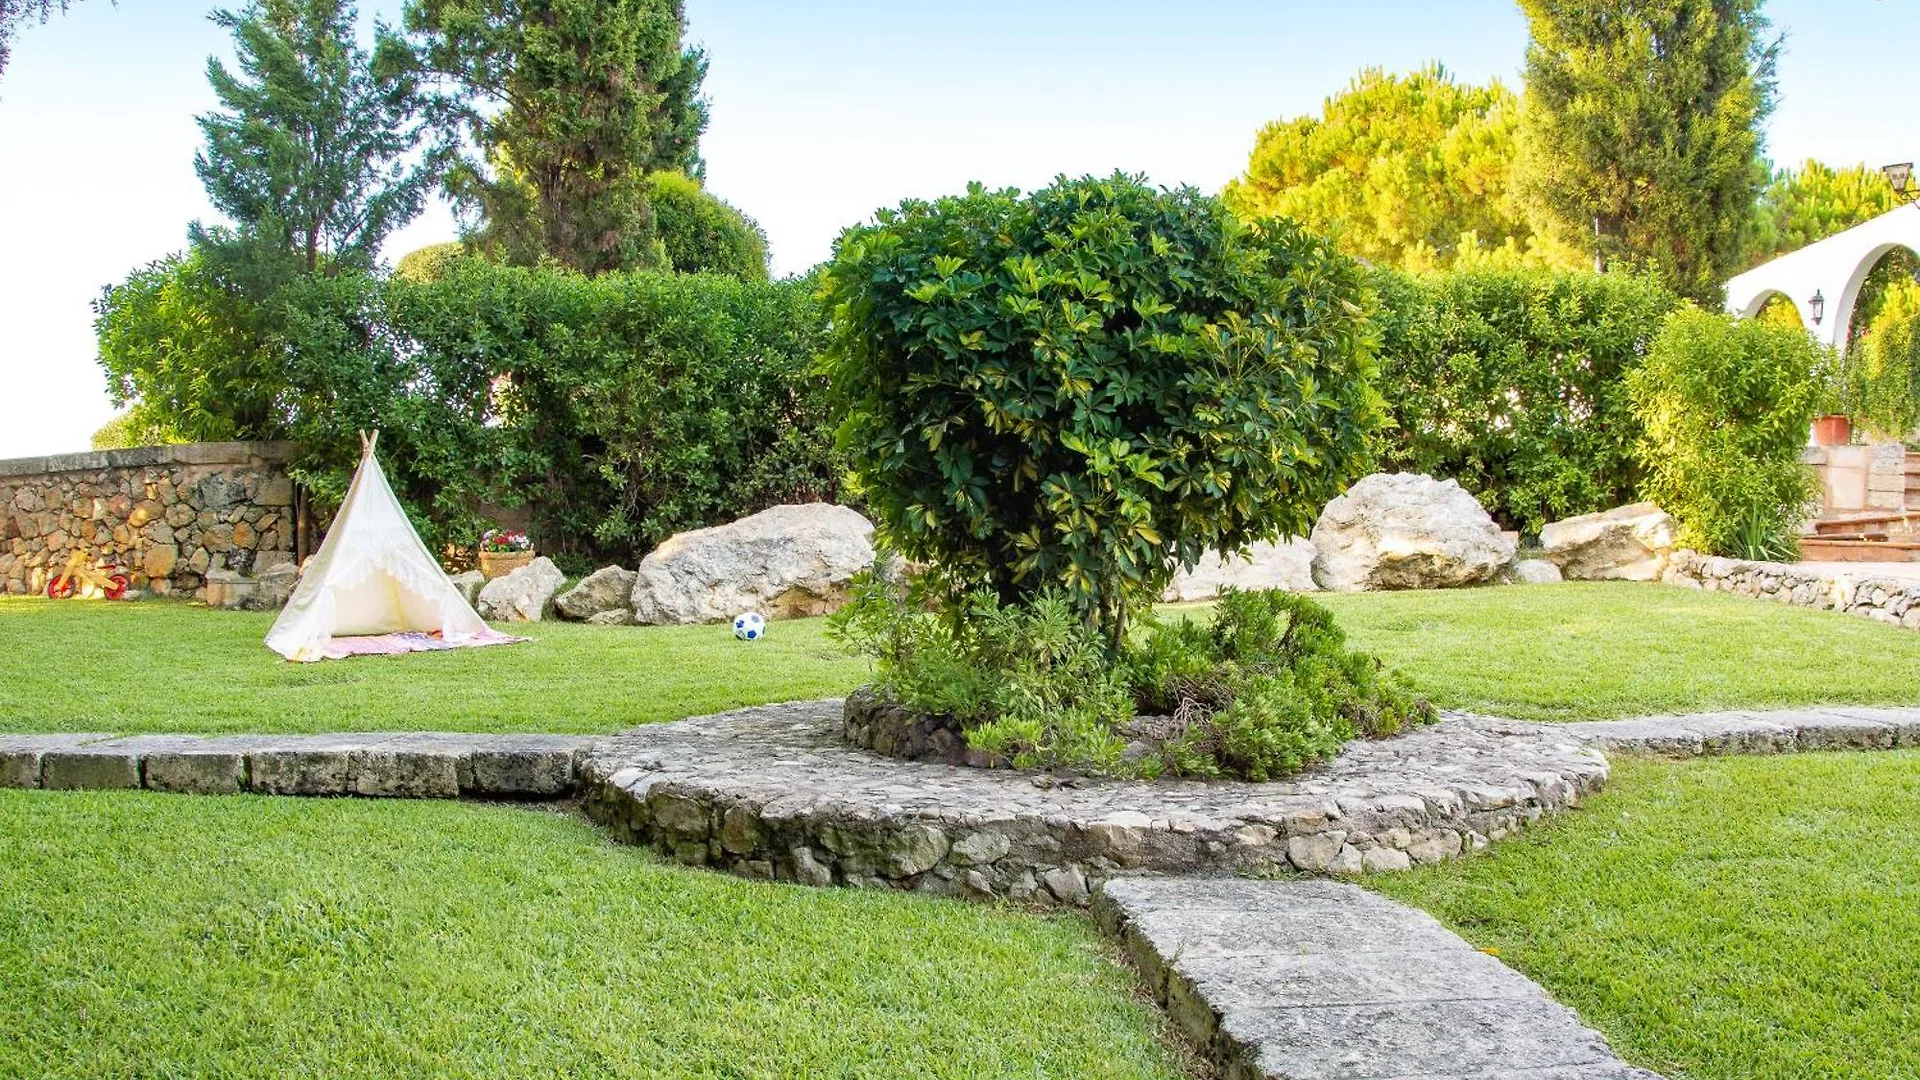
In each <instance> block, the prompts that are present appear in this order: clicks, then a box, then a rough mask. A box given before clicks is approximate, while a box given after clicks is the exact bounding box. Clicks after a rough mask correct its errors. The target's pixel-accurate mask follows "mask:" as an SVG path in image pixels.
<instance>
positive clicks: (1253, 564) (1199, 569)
mask: <svg viewBox="0 0 1920 1080" xmlns="http://www.w3.org/2000/svg"><path fill="white" fill-rule="evenodd" d="M1228 586H1232V587H1233V588H1236V589H1285V590H1287V591H1288V592H1313V591H1314V590H1315V589H1318V588H1319V586H1318V585H1315V584H1314V583H1313V545H1312V544H1311V543H1309V542H1307V541H1306V540H1301V539H1297V538H1296V539H1292V540H1282V541H1280V542H1279V543H1265V542H1263V543H1258V544H1253V545H1251V546H1249V547H1248V548H1247V551H1246V554H1244V555H1231V556H1224V557H1223V556H1222V555H1221V554H1220V553H1219V552H1217V551H1209V552H1207V553H1206V554H1205V555H1202V556H1201V557H1200V561H1199V562H1198V563H1197V564H1195V565H1194V568H1193V569H1191V570H1181V571H1178V572H1176V573H1175V574H1174V575H1173V581H1172V582H1171V583H1169V584H1168V585H1167V590H1166V592H1165V593H1163V594H1162V596H1161V599H1163V600H1166V601H1167V602H1168V603H1182V602H1185V601H1189V600H1211V599H1213V598H1214V597H1216V596H1218V595H1220V591H1221V590H1222V589H1225V588H1227V587H1228Z"/></svg>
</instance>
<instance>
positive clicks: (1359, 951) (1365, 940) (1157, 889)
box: [1094, 877, 1659, 1080]
mask: <svg viewBox="0 0 1920 1080" xmlns="http://www.w3.org/2000/svg"><path fill="white" fill-rule="evenodd" d="M1094 914H1095V917H1096V918H1097V919H1098V920H1099V921H1100V923H1101V924H1102V926H1104V927H1105V928H1106V929H1107V930H1108V931H1109V932H1112V933H1116V934H1118V935H1119V937H1120V939H1121V941H1122V942H1123V943H1124V945H1125V947H1126V950H1127V952H1128V954H1129V955H1130V956H1131V957H1132V959H1133V961H1134V963H1135V964H1136V965H1137V966H1138V967H1139V968H1140V971H1141V973H1142V975H1143V977H1144V978H1145V980H1146V983H1147V986H1148V987H1149V988H1150V990H1151V991H1152V993H1153V994H1154V996H1155V997H1156V998H1157V999H1158V1000H1159V1001H1160V1002H1161V1003H1163V1004H1164V1005H1166V1007H1167V1009H1168V1012H1169V1015H1171V1016H1172V1018H1173V1019H1174V1021H1175V1023H1176V1024H1178V1025H1179V1026H1180V1027H1181V1028H1182V1030H1184V1031H1185V1032H1186V1034H1187V1036H1188V1037H1189V1038H1191V1039H1192V1040H1193V1041H1194V1043H1195V1045H1196V1046H1198V1047H1200V1048H1201V1049H1202V1051H1203V1052H1204V1053H1205V1054H1206V1055H1207V1056H1208V1057H1209V1058H1210V1059H1211V1060H1212V1061H1213V1063H1214V1064H1215V1066H1216V1067H1217V1068H1218V1069H1219V1071H1220V1075H1221V1076H1222V1077H1223V1078H1225V1080H1251V1078H1262V1080H1268V1078H1271V1080H1413V1078H1416V1077H1417V1078H1421V1080H1493V1078H1496V1077H1499V1078H1508V1080H1659V1077H1658V1076H1657V1075H1656V1074H1654V1073H1650V1072H1646V1071H1644V1070H1640V1069H1635V1068H1633V1067H1631V1066H1629V1065H1627V1064H1625V1063H1624V1062H1622V1061H1620V1060H1619V1059H1618V1058H1617V1057H1615V1056H1614V1055H1613V1053H1612V1052H1611V1051H1610V1050H1609V1049H1608V1048H1607V1043H1606V1040H1605V1039H1604V1038H1602V1037H1601V1036H1600V1035H1599V1034H1598V1033H1597V1032H1594V1031H1592V1030H1590V1029H1588V1028H1587V1027H1586V1026H1585V1025H1583V1024H1581V1023H1580V1019H1579V1017H1577V1016H1576V1015H1574V1013H1573V1011H1572V1010H1570V1009H1568V1008H1566V1007H1564V1006H1562V1005H1560V1004H1558V1003H1557V1002H1555V1001H1554V1000H1553V999H1552V998H1550V997H1548V996H1547V993H1546V991H1544V990H1542V989H1541V988H1540V987H1539V986H1537V985H1535V984H1534V983H1533V982H1531V981H1530V980H1528V979H1527V978H1525V977H1524V976H1522V975H1520V974H1519V973H1518V972H1515V971H1513V970H1512V969H1511V968H1508V967H1507V966H1506V965H1504V964H1502V963H1500V962H1499V961H1498V960H1496V959H1494V958H1493V957H1491V956H1488V955H1487V954H1485V953H1483V952H1480V951H1479V950H1477V949H1475V948H1474V947H1473V946H1471V945H1469V944H1467V943H1466V942H1465V941H1463V940H1461V939H1460V938H1459V937H1457V936H1456V935H1454V934H1453V933H1452V932H1450V931H1448V930H1447V929H1446V928H1445V927H1443V926H1441V925H1440V923H1439V922H1438V921H1437V920H1435V919H1434V918H1433V917H1432V916H1430V915H1427V914H1426V913H1424V912H1421V911H1418V910H1415V909H1413V908H1409V907H1405V906H1403V905H1401V904H1397V903H1395V902H1393V901H1391V900H1388V899H1386V898H1385V897H1382V896H1379V895H1377V894H1374V893H1370V892H1367V891H1366V890H1364V889H1361V888H1359V887H1358V886H1354V885H1349V884H1345V883H1340V882H1330V881H1250V880H1239V879H1213V880H1209V879H1192V878H1188V879H1170V878H1141V877H1133V878H1119V879H1114V880H1112V881H1109V882H1107V883H1106V884H1105V885H1103V886H1102V887H1101V890H1100V893H1099V896H1098V898H1097V899H1096V900H1095V902H1094Z"/></svg>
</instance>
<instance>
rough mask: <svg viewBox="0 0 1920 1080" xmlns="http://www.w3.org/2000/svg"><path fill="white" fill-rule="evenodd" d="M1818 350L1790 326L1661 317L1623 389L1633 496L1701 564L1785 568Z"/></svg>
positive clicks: (1806, 483)
mask: <svg viewBox="0 0 1920 1080" xmlns="http://www.w3.org/2000/svg"><path fill="white" fill-rule="evenodd" d="M1820 352H1821V348H1820V346H1818V345H1816V344H1815V343H1814V341H1813V339H1812V338H1810V337H1808V336H1807V334H1806V332H1805V331H1803V330H1801V329H1800V328H1799V327H1797V326H1789V327H1782V326H1769V325H1767V324H1766V323H1763V322H1760V321H1758V320H1754V319H1743V320H1735V319H1734V318H1732V317H1731V316H1728V315H1721V314H1717V313H1708V312H1704V311H1701V310H1699V309H1698V308H1695V307H1692V306H1688V307H1685V308H1682V309H1680V310H1679V311H1676V312H1674V313H1673V315H1672V316H1670V317H1669V318H1668V319H1667V321H1666V323H1665V325H1664V326H1663V327H1662V328H1661V330H1660V335H1659V337H1658V338H1657V339H1656V340H1655V342H1654V346H1653V349H1652V352H1651V353H1650V354H1649V355H1648V357H1647V362H1646V363H1645V364H1644V365H1642V366H1641V368H1640V369H1639V370H1637V371H1635V372H1633V373H1632V374H1631V375H1630V376H1629V377H1628V379H1627V385H1628V390H1629V392H1630V393H1631V395H1632V397H1633V400H1634V404H1635V407H1636V409H1637V411H1638V413H1639V415H1640V417H1641V421H1642V423H1643V425H1644V427H1645V432H1644V434H1643V435H1642V436H1641V437H1640V440H1639V445H1638V447H1637V450H1638V452H1639V454H1640V455H1641V458H1642V460H1643V461H1644V463H1645V466H1646V470H1647V481H1646V485H1645V488H1644V492H1645V494H1646V496H1647V497H1648V498H1651V499H1652V500H1653V501H1655V502H1657V503H1659V504H1660V506H1661V507H1662V508H1664V509H1665V510H1666V511H1667V512H1668V513H1670V514H1672V515H1673V516H1674V518H1675V520H1677V521H1678V522H1679V523H1680V537H1679V540H1680V543H1681V544H1682V545H1683V546H1686V547H1691V548H1695V549H1697V550H1700V551H1704V552H1707V553H1709V554H1712V555H1733V556H1738V557H1741V558H1748V559H1782V558H1791V557H1792V556H1793V555H1794V553H1795V547H1796V545H1795V540H1794V533H1795V530H1796V528H1797V526H1798V525H1799V523H1800V520H1801V518H1802V517H1804V516H1805V514H1806V512H1807V509H1808V503H1809V501H1810V500H1811V499H1812V497H1813V481H1812V478H1811V477H1810V476H1809V474H1808V473H1807V470H1806V469H1805V468H1804V467H1803V466H1801V464H1800V450H1801V448H1802V447H1803V446H1804V445H1805V444H1806V441H1807V424H1808V422H1809V421H1810V420H1812V418H1813V405H1814V397H1815V395H1816V393H1817V390H1816V387H1815V385H1814V371H1815V369H1816V368H1817V367H1818V365H1819V362H1820Z"/></svg>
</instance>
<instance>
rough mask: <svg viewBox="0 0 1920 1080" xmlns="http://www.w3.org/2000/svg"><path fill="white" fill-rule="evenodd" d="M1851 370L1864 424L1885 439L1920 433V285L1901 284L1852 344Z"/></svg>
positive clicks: (1895, 285) (1887, 292) (1887, 297)
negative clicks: (1856, 386) (1856, 387)
mask: <svg viewBox="0 0 1920 1080" xmlns="http://www.w3.org/2000/svg"><path fill="white" fill-rule="evenodd" d="M1852 350H1853V353H1854V354H1855V355H1854V357H1853V362H1852V363H1851V364H1848V365H1846V368H1847V369H1849V374H1851V375H1853V376H1854V378H1855V380H1856V382H1857V385H1858V389H1857V390H1856V392H1855V394H1854V395H1853V396H1854V399H1855V400H1857V401H1858V402H1859V409H1858V412H1859V415H1858V417H1857V418H1856V419H1858V420H1859V421H1860V422H1861V424H1862V426H1864V427H1865V428H1867V429H1868V430H1869V431H1871V432H1873V433H1874V434H1876V435H1879V436H1881V437H1883V438H1889V439H1906V438H1908V437H1909V436H1912V435H1913V434H1914V433H1915V432H1916V431H1920V284H1915V283H1914V282H1913V281H1912V280H1907V281H1903V282H1898V283H1896V284H1894V285H1893V286H1892V287H1891V288H1889V289H1888V290H1887V291H1886V295H1885V298H1884V300H1883V301H1882V304H1881V307H1880V310H1879V312H1878V313H1877V314H1875V315H1874V317H1873V320H1872V321H1871V322H1869V323H1868V324H1867V329H1866V332H1864V333H1862V334H1861V335H1860V336H1859V338H1857V339H1856V340H1855V341H1854V343H1853V345H1852Z"/></svg>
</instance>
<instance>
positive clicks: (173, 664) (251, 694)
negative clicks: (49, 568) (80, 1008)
mask: <svg viewBox="0 0 1920 1080" xmlns="http://www.w3.org/2000/svg"><path fill="white" fill-rule="evenodd" d="M271 625H273V616H272V615H271V614H261V613H255V612H237V611H209V610H207V609H206V608H204V607H200V606H197V605H192V604H185V603H179V602H170V601H155V600H143V601H140V602H138V603H133V604H109V603H105V602H100V601H95V602H86V601H71V600H69V601H47V600H21V599H0V686H4V687H5V688H6V689H5V690H4V692H0V731H114V732H146V731H190V732H222V731H257V732H273V733H278V732H312V731H483V732H492V731H547V732H609V731H618V730H620V729H622V728H628V727H633V726H635V725H637V724H646V723H652V722H654V721H656V720H673V719H679V718H681V717H685V716H699V715H702V714H704V713H712V712H719V711H721V710H724V709H731V708H736V707H738V706H741V705H758V704H763V703H765V702H769V701H791V700H795V699H802V698H821V697H831V696H834V695H836V694H842V693H845V692H846V691H847V690H848V689H849V688H851V687H853V686H856V685H858V684H859V683H860V682H861V681H862V680H863V679H864V678H865V676H866V672H867V671H868V665H867V664H866V662H865V661H863V660H858V659H855V658H853V657H850V656H847V655H846V654H845V653H843V652H842V651H841V650H840V648H839V646H837V645H835V644H833V643H832V642H830V641H828V640H826V638H825V636H824V635H823V633H822V632H823V631H824V630H825V629H826V624H825V622H824V621H823V620H820V619H806V620H801V621H796V622H782V623H777V624H775V626H774V628H773V632H772V633H770V634H768V635H767V636H766V638H764V639H763V640H760V641H756V642H751V643H749V642H742V641H736V640H735V639H734V637H733V632H732V630H731V629H730V628H729V627H725V626H671V627H646V628H640V627H601V626H586V625H584V624H580V623H564V622H541V623H530V624H529V623H521V624H516V625H513V626H508V627H506V629H509V630H512V631H513V632H514V633H518V634H524V635H527V636H529V637H532V638H533V640H532V641H531V642H527V643H523V644H519V645H502V646H495V647H491V648H485V649H454V650H450V651H447V652H438V653H415V654H413V655H410V656H370V657H357V658H354V659H350V660H331V661H325V662H322V663H317V664H292V663H288V662H287V661H285V660H282V659H281V658H280V657H279V656H278V655H277V654H275V653H273V652H271V651H269V650H268V649H267V647H266V646H265V645H263V644H262V641H263V640H264V639H265V638H266V636H267V628H268V627H269V626H271Z"/></svg>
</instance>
